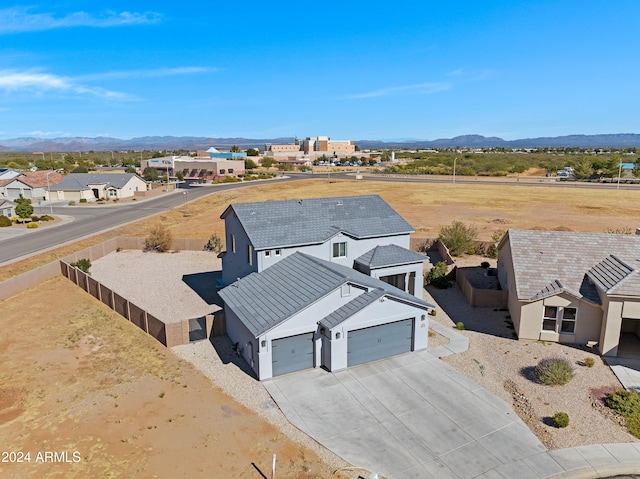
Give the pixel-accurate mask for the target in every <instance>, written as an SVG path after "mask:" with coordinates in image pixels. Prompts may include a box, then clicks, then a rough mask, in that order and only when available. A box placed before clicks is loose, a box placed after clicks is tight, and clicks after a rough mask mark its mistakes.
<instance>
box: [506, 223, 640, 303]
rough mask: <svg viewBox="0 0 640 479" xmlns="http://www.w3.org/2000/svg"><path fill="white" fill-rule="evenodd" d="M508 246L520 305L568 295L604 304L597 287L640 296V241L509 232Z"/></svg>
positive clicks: (597, 235) (603, 235)
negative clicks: (559, 294)
mask: <svg viewBox="0 0 640 479" xmlns="http://www.w3.org/2000/svg"><path fill="white" fill-rule="evenodd" d="M508 241H509V245H510V247H511V257H512V261H513V270H514V275H515V278H514V279H515V287H516V294H517V297H518V299H519V300H522V301H532V300H537V299H541V298H543V297H546V296H550V295H554V294H557V293H560V292H568V293H570V294H573V295H575V296H577V297H583V298H584V299H587V300H590V301H592V302H595V303H600V302H601V300H600V297H599V294H598V292H597V289H596V287H598V288H599V289H600V290H602V291H603V292H604V293H607V292H609V293H615V294H617V295H622V296H636V297H637V296H640V273H639V272H638V269H639V268H640V236H639V235H614V234H606V233H574V232H565V231H539V230H535V231H534V230H509V233H508ZM625 272H626V274H625Z"/></svg>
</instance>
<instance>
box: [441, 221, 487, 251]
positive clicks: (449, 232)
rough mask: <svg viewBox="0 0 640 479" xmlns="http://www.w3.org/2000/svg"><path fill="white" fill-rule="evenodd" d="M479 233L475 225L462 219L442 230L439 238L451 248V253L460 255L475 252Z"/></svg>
mask: <svg viewBox="0 0 640 479" xmlns="http://www.w3.org/2000/svg"><path fill="white" fill-rule="evenodd" d="M477 234H478V230H477V229H476V228H475V227H473V226H467V225H465V224H464V223H463V222H462V221H454V222H452V223H451V224H450V225H449V226H444V227H443V228H442V229H441V230H440V234H439V235H438V239H439V240H440V241H442V242H443V243H444V245H445V246H446V247H447V248H449V253H451V254H452V255H453V256H460V255H461V254H463V253H468V254H473V253H475V247H476V236H477Z"/></svg>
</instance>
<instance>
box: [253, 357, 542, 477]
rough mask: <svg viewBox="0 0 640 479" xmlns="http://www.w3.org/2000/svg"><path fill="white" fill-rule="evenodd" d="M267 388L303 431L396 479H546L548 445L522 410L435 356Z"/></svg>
mask: <svg viewBox="0 0 640 479" xmlns="http://www.w3.org/2000/svg"><path fill="white" fill-rule="evenodd" d="M264 385H265V386H266V388H267V390H268V391H269V393H270V394H271V396H272V397H273V399H274V400H275V401H276V402H277V404H278V406H280V408H281V409H282V411H283V412H284V414H285V415H286V416H287V418H288V419H289V420H290V421H291V422H292V423H293V424H294V425H295V426H297V427H298V428H299V429H301V430H302V431H304V432H305V433H307V434H308V435H310V436H311V437H313V438H314V439H316V440H317V441H318V442H320V443H321V444H323V445H324V446H325V447H327V448H328V449H330V450H332V451H334V452H335V453H336V454H338V455H339V456H341V457H342V458H343V459H345V460H346V461H348V462H350V463H351V464H353V465H354V466H360V467H363V468H365V469H367V470H369V471H374V472H377V473H378V474H381V475H384V476H386V477H389V478H394V479H409V478H420V479H428V478H438V479H447V478H455V479H459V478H472V477H476V476H479V475H482V474H484V473H485V472H487V471H492V472H489V473H488V475H487V477H489V475H490V474H492V473H494V474H495V473H497V472H501V473H502V474H503V475H504V476H502V477H529V474H527V472H530V473H531V476H530V477H544V475H542V474H540V473H538V474H536V473H534V472H533V471H534V470H536V469H537V462H538V460H539V459H540V460H543V461H544V460H546V457H544V456H546V454H545V453H544V451H546V449H545V447H544V446H543V445H542V444H541V443H540V441H539V440H538V439H537V438H536V437H535V436H534V435H533V433H532V432H531V431H530V430H529V428H527V426H526V425H525V424H524V423H523V422H522V421H521V420H520V418H519V417H518V416H517V415H516V413H515V412H514V411H513V410H512V409H511V408H510V407H509V406H507V404H506V403H504V402H503V401H502V400H500V399H498V398H497V397H495V396H494V395H493V394H491V393H489V392H488V391H487V390H486V389H484V388H482V387H480V386H479V385H477V384H476V383H474V382H473V381H471V380H469V379H468V378H466V377H465V376H463V375H462V374H460V373H458V372H457V371H456V370H454V369H453V368H452V367H450V366H448V365H447V364H445V363H444V362H442V361H440V360H439V359H437V358H436V357H435V356H434V355H433V354H431V353H430V352H428V351H421V352H417V353H408V354H404V355H401V356H396V357H393V358H389V359H384V360H381V361H377V362H374V363H369V364H365V365H362V366H356V367H352V368H349V369H348V370H345V371H341V372H337V373H330V372H327V371H325V370H322V369H313V370H308V371H301V372H298V373H293V374H290V375H286V376H280V377H277V378H275V379H272V380H270V381H267V382H265V383H264ZM553 472H555V471H553ZM492 477H493V476H492ZM496 477H498V476H496Z"/></svg>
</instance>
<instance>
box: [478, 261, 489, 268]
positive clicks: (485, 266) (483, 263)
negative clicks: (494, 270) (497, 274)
mask: <svg viewBox="0 0 640 479" xmlns="http://www.w3.org/2000/svg"><path fill="white" fill-rule="evenodd" d="M490 266H491V264H489V262H488V261H483V262H482V263H480V267H481V268H484V269H489V267H490Z"/></svg>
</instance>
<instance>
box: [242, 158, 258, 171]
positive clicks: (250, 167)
mask: <svg viewBox="0 0 640 479" xmlns="http://www.w3.org/2000/svg"><path fill="white" fill-rule="evenodd" d="M244 167H245V169H247V170H253V169H255V168H257V167H258V165H257V164H256V162H255V161H253V160H244Z"/></svg>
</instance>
